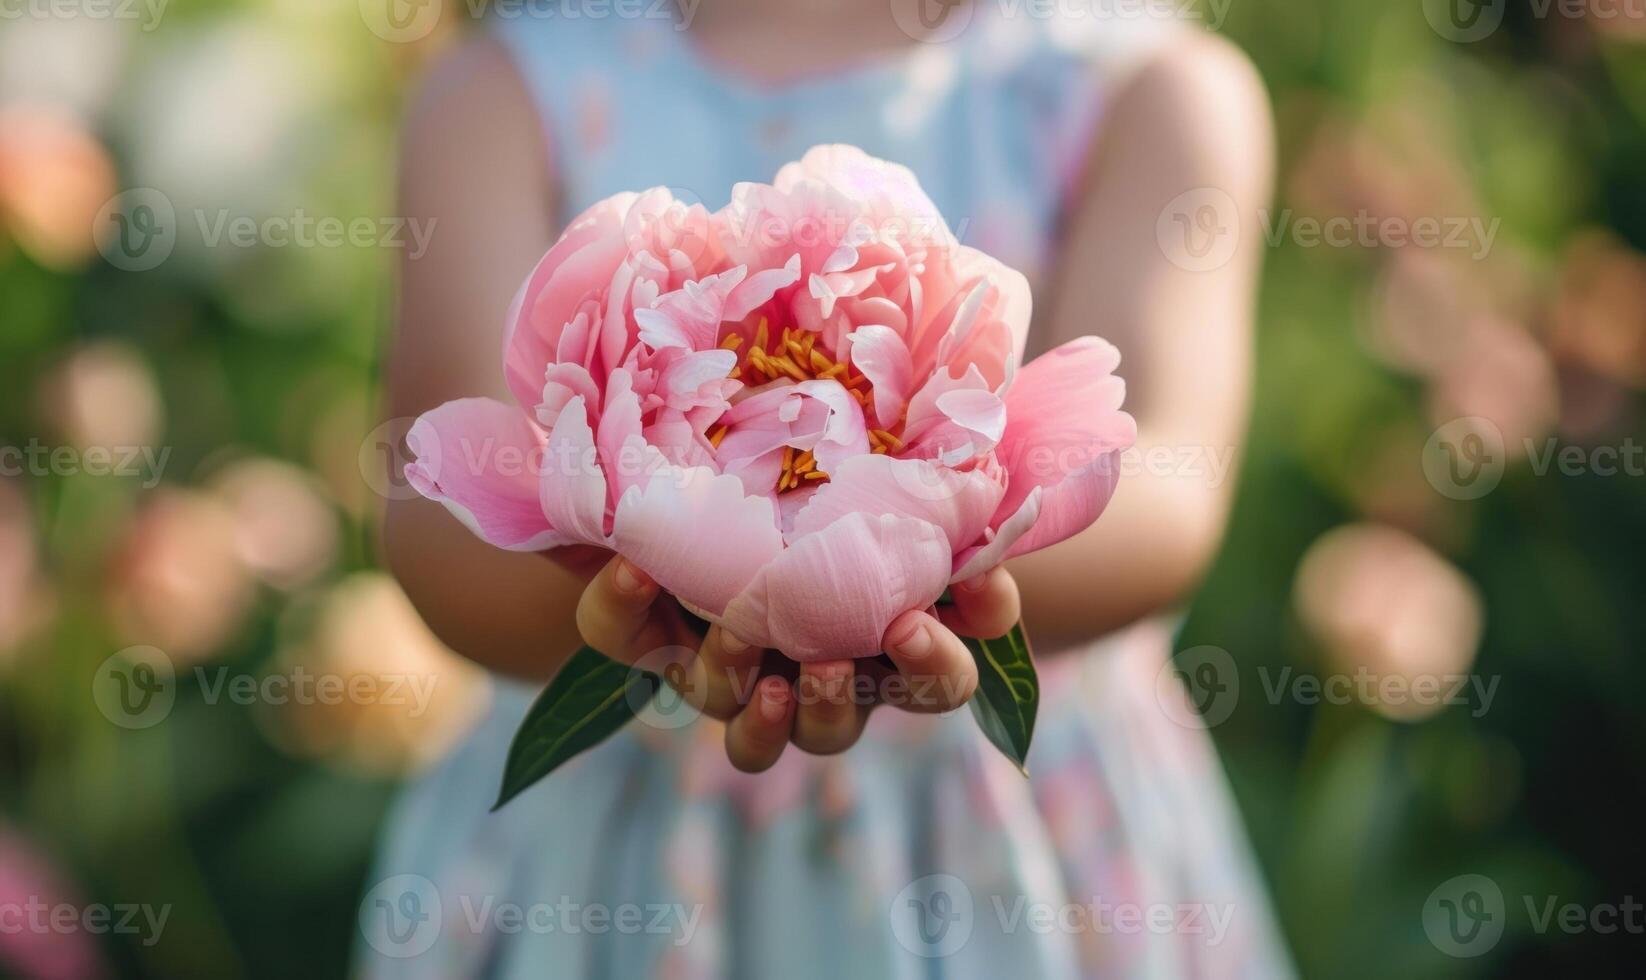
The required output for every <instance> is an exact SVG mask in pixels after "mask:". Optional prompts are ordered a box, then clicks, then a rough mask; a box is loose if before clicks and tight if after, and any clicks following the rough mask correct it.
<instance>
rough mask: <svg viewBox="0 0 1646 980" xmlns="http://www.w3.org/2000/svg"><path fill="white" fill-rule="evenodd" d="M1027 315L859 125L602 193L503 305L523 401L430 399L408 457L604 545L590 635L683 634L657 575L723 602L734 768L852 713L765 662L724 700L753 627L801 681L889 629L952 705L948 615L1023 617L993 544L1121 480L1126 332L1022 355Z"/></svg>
mask: <svg viewBox="0 0 1646 980" xmlns="http://www.w3.org/2000/svg"><path fill="white" fill-rule="evenodd" d="M1029 314H1030V299H1029V289H1028V285H1027V282H1026V281H1025V280H1024V279H1023V277H1022V276H1021V275H1020V274H1019V273H1017V272H1016V271H1014V270H1012V269H1010V268H1008V267H1006V266H1005V265H1003V264H1001V263H1000V262H998V261H996V260H994V259H992V258H990V257H989V256H987V255H985V254H983V253H982V252H979V251H977V250H976V249H973V248H969V247H967V246H964V245H960V244H959V243H958V242H956V241H955V240H954V238H953V236H952V235H951V234H950V233H949V231H948V228H947V226H946V225H945V224H944V222H943V220H942V218H941V217H940V216H939V215H938V213H937V210H936V208H935V207H934V206H933V205H932V203H931V202H930V200H929V199H927V197H926V196H925V194H924V193H923V192H922V191H921V189H920V187H919V185H918V183H917V182H916V181H915V179H914V176H913V175H912V174H911V173H910V172H909V171H908V170H906V169H904V168H902V167H899V166H896V165H894V164H890V163H886V162H884V161H881V160H877V159H874V158H872V157H869V156H867V155H866V154H864V153H863V152H862V151H860V150H857V149H855V148H852V147H845V146H824V147H818V148H815V149H813V150H812V151H810V152H809V153H807V154H806V155H805V157H804V158H803V159H802V160H800V161H799V162H798V163H792V164H789V165H787V166H785V167H784V168H783V169H782V170H780V171H779V172H778V174H777V177H776V179H775V180H774V182H773V183H772V184H770V185H765V184H752V183H750V184H740V185H738V186H737V187H736V188H735V189H734V191H733V195H732V200H731V203H730V204H729V205H728V206H727V207H725V208H723V209H721V210H719V211H716V212H712V213H711V212H708V211H707V210H705V209H704V208H702V207H701V206H687V205H685V204H682V203H681V202H679V201H676V200H675V199H674V198H673V197H672V195H670V194H669V192H667V191H666V190H662V189H654V190H651V191H647V192H645V193H643V194H638V195H637V194H622V195H618V196H615V197H612V198H609V199H607V200H605V201H602V202H600V203H598V204H596V205H595V206H593V207H592V208H590V209H589V210H588V211H587V212H585V213H584V214H583V215H582V216H580V217H579V218H578V219H577V220H576V221H574V222H573V223H572V224H571V226H570V227H569V228H568V229H567V231H566V232H565V234H564V235H563V236H562V237H561V239H560V241H559V242H557V243H556V244H555V245H554V246H553V248H551V249H550V250H549V252H548V254H547V255H545V256H544V258H543V260H542V261H541V262H540V263H539V264H538V266H537V268H536V269H535V270H534V271H533V272H532V274H531V276H530V277H529V279H528V280H527V282H526V283H525V285H524V287H523V288H522V289H521V291H520V293H519V295H518V297H517V298H516V302H515V304H514V308H513V310H512V311H511V313H510V317H509V322H508V324H507V335H506V339H505V345H504V346H505V349H504V356H503V367H504V372H505V375H506V379H507V381H508V384H509V387H510V390H511V391H512V392H513V394H514V396H515V399H516V401H517V402H518V404H517V405H507V404H504V403H502V402H498V401H494V400H490V399H479V398H474V399H463V400H459V401H454V402H449V403H447V404H445V405H442V406H440V407H439V408H437V409H435V410H433V411H431V412H429V413H427V414H425V415H424V416H423V417H422V418H420V419H419V420H418V421H417V423H416V424H415V425H414V427H413V428H412V430H411V433H410V435H409V437H408V441H409V443H410V447H411V449H412V451H413V453H414V454H415V455H416V456H417V457H418V458H417V461H416V462H415V463H413V464H412V465H410V466H409V467H408V468H407V477H408V479H409V480H410V481H411V483H412V485H413V486H414V487H416V489H417V490H418V491H419V492H420V493H422V494H423V495H425V496H427V497H429V498H431V499H434V500H437V501H440V502H441V503H443V504H444V505H445V506H446V507H447V508H448V509H449V510H450V511H451V512H452V513H453V514H455V515H456V516H457V517H459V518H460V519H461V520H463V522H464V523H465V524H467V525H468V526H469V527H470V528H471V529H472V530H473V531H474V532H475V533H477V534H478V535H480V536H481V537H482V538H484V539H485V540H486V541H489V542H490V543H492V544H494V545H497V546H499V547H503V548H509V549H514V550H545V549H567V548H568V547H570V546H580V547H582V548H596V549H608V550H610V551H613V552H616V553H617V555H619V556H621V558H619V559H613V560H612V561H611V562H610V563H609V564H608V565H607V566H606V568H605V569H604V570H603V571H602V572H601V573H600V574H599V575H598V576H597V577H596V578H595V579H594V580H593V582H592V583H591V585H590V588H589V592H588V593H586V594H585V595H584V597H583V603H582V606H580V609H579V617H578V622H579V626H580V629H581V630H582V632H583V634H584V639H585V641H586V642H588V643H589V644H590V645H592V646H593V647H595V648H596V649H598V650H600V651H602V652H603V653H605V654H608V655H611V656H616V657H619V658H621V659H625V660H629V661H631V662H632V661H633V659H634V656H635V653H636V651H637V650H638V651H639V653H644V652H645V651H644V650H641V649H640V647H644V646H645V645H646V644H647V643H650V642H652V640H653V639H654V638H655V640H656V641H657V643H656V644H655V647H662V646H670V645H678V641H679V640H681V639H682V635H681V634H679V633H677V632H674V631H673V626H671V623H670V621H671V620H673V621H675V622H676V623H678V624H681V625H682V626H683V624H685V623H686V622H687V620H686V618H685V617H683V616H681V615H680V614H679V611H678V610H673V611H671V605H670V604H669V603H660V602H659V601H658V596H659V593H660V592H663V593H667V594H668V595H669V596H672V597H673V598H674V599H675V600H678V603H679V605H680V607H683V609H684V610H686V611H689V612H690V613H691V614H692V615H693V616H695V617H699V618H701V619H703V620H706V621H708V622H709V623H711V624H714V628H713V629H711V630H710V631H709V633H708V636H707V637H705V638H704V639H703V640H702V650H701V654H700V656H699V658H698V659H697V661H696V662H695V663H694V664H693V665H692V667H691V668H690V673H689V676H691V677H693V678H697V679H699V681H700V683H696V684H695V685H692V686H695V687H696V688H697V689H698V690H697V691H696V692H695V693H692V692H688V697H690V698H693V699H699V698H700V699H701V700H702V704H701V707H703V709H704V710H705V711H706V712H707V713H709V714H711V715H715V716H717V717H725V718H729V719H731V725H730V731H731V733H732V734H731V735H730V736H729V738H730V739H731V740H732V741H729V748H730V750H731V752H732V755H733V759H734V761H736V762H738V763H739V764H740V765H745V766H746V767H747V768H760V767H761V766H762V763H764V764H769V762H770V759H775V754H772V753H771V751H770V750H771V746H772V745H773V744H775V746H776V750H777V751H781V747H782V740H781V739H779V738H778V733H779V731H781V734H782V736H783V738H785V739H786V738H787V737H788V735H789V734H790V732H791V731H792V733H793V736H794V738H795V739H796V741H798V742H799V743H800V744H801V746H802V747H803V748H810V749H813V750H817V751H834V750H838V749H839V748H842V747H844V746H845V745H847V744H850V741H851V739H852V738H855V734H856V731H857V730H858V729H859V728H860V727H861V717H862V716H863V715H865V714H866V710H862V711H860V710H858V709H859V708H860V707H861V706H853V705H850V704H848V705H846V706H845V708H851V709H852V710H850V711H847V710H845V708H840V709H839V710H836V708H837V707H838V706H836V705H834V704H833V703H832V702H830V701H829V699H827V698H823V699H819V700H818V701H817V707H818V708H819V710H817V711H815V712H808V710H806V709H809V708H811V707H812V704H811V703H807V704H803V705H802V706H801V708H802V710H801V711H800V712H799V713H798V716H796V713H795V711H794V703H793V695H794V692H793V691H790V690H789V689H788V681H787V680H786V679H785V678H784V677H783V676H782V674H781V672H775V673H773V674H772V676H770V677H768V678H766V679H763V680H760V681H759V683H758V684H757V685H751V686H748V687H747V689H746V691H745V693H746V694H751V695H752V696H750V697H746V698H745V699H744V700H746V701H749V702H751V703H750V705H749V706H748V709H745V710H740V711H737V712H733V711H732V710H731V708H730V707H729V706H728V702H726V700H725V693H726V692H725V690H723V689H722V687H721V686H720V684H721V681H722V680H723V679H724V678H726V677H730V676H733V675H735V674H737V672H738V671H739V670H743V671H747V670H749V669H751V668H753V667H756V666H758V661H759V659H760V657H761V656H763V653H762V651H764V650H767V649H770V650H775V651H778V652H779V654H781V656H782V658H786V659H787V660H788V661H793V662H797V663H799V664H801V665H802V666H801V667H800V668H795V669H794V671H791V672H797V673H798V676H800V677H801V678H802V679H805V678H812V679H813V680H814V682H815V683H823V682H830V683H832V682H834V681H835V680H837V679H838V677H839V676H840V675H842V674H844V675H846V676H848V677H849V676H851V675H853V674H854V673H857V674H869V673H873V672H875V671H883V670H886V669H888V668H886V667H885V666H883V664H884V661H883V660H876V661H870V662H869V663H867V664H860V665H857V666H856V667H854V665H853V664H852V663H851V662H852V661H857V660H863V659H865V658H876V657H877V656H878V655H879V654H881V653H882V651H884V652H885V653H886V654H887V655H888V656H889V658H890V661H891V663H892V664H893V665H895V667H896V668H898V669H900V670H901V671H902V672H903V674H904V675H905V676H907V675H909V674H911V673H914V672H916V668H917V667H918V671H919V672H923V673H924V674H925V675H928V676H934V677H941V678H942V679H944V680H945V681H946V682H947V683H946V685H945V684H939V685H937V687H938V688H939V689H940V690H946V691H947V692H948V694H946V695H939V696H938V700H936V701H934V702H933V703H932V705H931V707H932V708H934V709H935V710H947V709H949V708H952V707H955V706H956V705H957V704H958V703H961V702H964V701H965V700H966V697H967V696H969V695H970V693H971V692H972V690H973V689H974V688H976V687H977V686H978V684H979V681H980V680H981V681H982V682H983V686H984V689H985V690H988V689H989V687H990V677H989V676H987V673H988V672H987V671H986V673H985V676H984V677H982V678H979V676H978V674H977V670H976V666H975V663H976V662H978V661H977V657H976V652H975V651H972V652H970V653H969V652H968V649H967V647H966V646H965V645H964V644H963V643H962V642H961V641H960V640H959V639H958V638H957V636H956V633H959V634H961V635H966V636H973V637H978V638H982V639H991V638H993V637H995V636H1001V635H1003V634H1006V633H1008V632H1009V631H1011V630H1012V626H1013V624H1014V623H1015V621H1016V616H1017V594H1016V588H1015V586H1014V585H1013V584H1012V583H1011V580H1010V577H1009V576H1008V575H1006V574H1005V572H1004V571H996V567H997V566H998V565H999V564H1000V563H1001V562H1002V561H1004V560H1006V559H1007V558H1010V557H1013V556H1015V555H1019V554H1023V553H1025V552H1029V551H1033V550H1036V549H1039V548H1044V547H1046V546H1048V545H1051V544H1054V543H1056V542H1058V541H1061V540H1063V539H1064V538H1067V537H1069V536H1070V535H1072V534H1075V533H1076V532H1078V531H1080V530H1082V529H1084V528H1085V527H1087V526H1088V525H1090V524H1091V523H1092V522H1093V521H1094V520H1096V519H1097V517H1098V515H1099V514H1100V513H1101V512H1102V510H1103V508H1104V506H1105V505H1106V504H1107V502H1108V500H1109V497H1110V495H1111V494H1112V492H1113V489H1114V485H1115V479H1116V476H1117V474H1118V465H1117V458H1118V453H1119V452H1120V451H1121V450H1123V449H1124V448H1126V447H1127V446H1129V445H1130V444H1131V442H1132V439H1133V438H1134V436H1135V432H1136V427H1135V424H1134V423H1133V421H1132V419H1131V418H1130V416H1128V415H1127V414H1126V413H1124V412H1123V411H1121V410H1120V405H1121V401H1122V399H1123V396H1124V385H1123V383H1122V382H1121V380H1120V379H1119V378H1118V377H1116V376H1115V375H1114V373H1113V372H1114V369H1115V367H1116V365H1117V364H1118V363H1119V355H1118V353H1117V352H1116V351H1115V349H1114V348H1113V347H1112V346H1111V345H1109V344H1107V343H1105V342H1104V341H1102V340H1099V339H1097V338H1096V337H1083V338H1080V339H1078V340H1075V341H1072V342H1070V343H1068V344H1065V345H1063V346H1061V347H1058V348H1056V349H1054V350H1052V351H1050V352H1049V353H1047V354H1045V355H1044V356H1042V357H1040V358H1038V359H1037V360H1035V361H1033V362H1032V363H1030V364H1028V365H1022V366H1020V361H1021V358H1022V352H1023V347H1024V340H1025V337H1026V334H1027V331H1028V324H1029ZM506 460H508V461H529V463H528V464H526V465H519V464H515V465H508V464H506V463H505V461H506ZM569 554H571V552H563V555H569ZM951 584H954V585H955V586H956V587H955V588H954V589H953V590H952V591H951V590H950V586H951ZM946 592H949V593H950V595H951V596H952V599H953V605H952V606H947V605H946V606H944V607H943V608H941V609H937V610H936V617H935V618H934V617H933V614H932V610H933V608H934V606H935V604H936V603H938V601H939V599H940V597H943V596H944V595H945V593H946ZM636 644H638V646H636ZM690 645H692V646H695V645H696V643H695V642H693V643H692V644H690ZM655 647H654V648H655ZM922 651H923V652H922ZM1022 660H1023V661H1024V663H1025V664H1026V663H1027V655H1026V651H1025V652H1024V654H1023V657H1022ZM917 661H918V663H916V662H917ZM982 662H985V663H987V662H988V658H984V659H983V661H982ZM1006 673H1008V672H1003V677H1004V682H1005V683H1006V685H1007V688H1008V689H1010V687H1011V684H1012V682H1013V678H1011V677H1010V676H1004V675H1005V674H1006ZM1028 676H1029V678H1030V679H1031V682H1032V670H1031V671H1030V673H1029V674H1028ZM558 683H559V682H557V684H558ZM780 689H781V690H780ZM552 691H553V687H551V693H552ZM848 700H849V699H848ZM694 703H695V701H694ZM825 704H827V707H825ZM751 709H752V710H751ZM751 714H753V717H751ZM1029 720H1030V722H1031V723H1032V712H1031V717H1030V719H1029ZM528 723H529V721H528ZM985 730H986V731H988V730H989V725H988V724H987V723H986V724H985ZM744 735H746V736H747V738H743V737H742V736H744ZM990 735H991V738H995V733H993V732H990ZM1026 739H1027V736H1026V733H1025V734H1024V736H1023V743H1024V746H1023V747H1026ZM996 741H997V744H998V743H999V739H998V738H996ZM734 743H735V744H734ZM743 743H747V744H743ZM517 747H518V746H517ZM768 756H769V758H768ZM1018 761H1019V762H1021V759H1019V760H1018ZM556 764H558V763H556Z"/></svg>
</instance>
